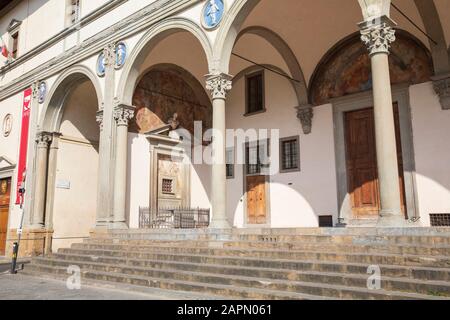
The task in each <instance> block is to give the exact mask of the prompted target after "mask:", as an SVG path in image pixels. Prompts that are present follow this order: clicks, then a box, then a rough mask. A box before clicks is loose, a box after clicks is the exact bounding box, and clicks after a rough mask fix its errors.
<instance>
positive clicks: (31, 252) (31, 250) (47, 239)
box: [6, 227, 53, 258]
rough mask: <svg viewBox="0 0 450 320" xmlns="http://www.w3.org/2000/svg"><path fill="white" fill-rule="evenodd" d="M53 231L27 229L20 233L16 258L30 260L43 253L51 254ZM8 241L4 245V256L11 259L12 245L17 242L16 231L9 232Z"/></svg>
mask: <svg viewBox="0 0 450 320" xmlns="http://www.w3.org/2000/svg"><path fill="white" fill-rule="evenodd" d="M52 237H53V230H46V229H43V228H42V227H41V228H38V229H37V228H32V227H30V228H27V229H24V230H23V232H22V236H21V239H20V244H19V255H18V258H30V257H35V256H42V255H44V254H45V253H49V252H51V247H52V241H51V239H52ZM8 238H9V239H11V241H8V243H7V245H6V255H7V256H8V257H12V251H13V244H14V242H17V240H18V234H17V230H16V229H12V230H10V231H9V236H8Z"/></svg>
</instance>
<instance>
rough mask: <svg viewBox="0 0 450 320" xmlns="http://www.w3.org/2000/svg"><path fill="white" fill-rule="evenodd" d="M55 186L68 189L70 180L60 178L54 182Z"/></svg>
mask: <svg viewBox="0 0 450 320" xmlns="http://www.w3.org/2000/svg"><path fill="white" fill-rule="evenodd" d="M56 188H58V189H66V190H69V189H70V181H66V180H60V181H58V182H57V183H56Z"/></svg>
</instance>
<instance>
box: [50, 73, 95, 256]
mask: <svg viewBox="0 0 450 320" xmlns="http://www.w3.org/2000/svg"><path fill="white" fill-rule="evenodd" d="M97 109H98V106H97V97H96V95H95V91H94V88H93V86H92V84H91V83H90V82H84V83H83V84H80V85H78V86H77V87H76V88H75V89H74V90H73V92H72V93H71V94H70V96H69V98H68V100H67V101H66V104H65V107H64V113H63V118H62V123H61V129H60V132H61V133H62V134H63V137H62V139H61V143H60V147H59V151H58V161H57V172H56V184H57V185H58V183H60V182H69V183H70V188H69V189H64V188H58V187H56V189H55V202H54V216H53V226H54V231H55V233H54V238H56V239H55V240H54V242H53V250H57V249H58V248H61V247H67V246H70V244H71V243H73V242H79V241H80V239H67V240H59V239H58V238H67V237H87V236H89V232H90V230H91V229H92V228H93V227H94V226H95V218H96V211H97V181H98V178H97V175H98V165H99V164H98V139H99V128H98V125H97V123H96V120H95V115H96V111H97Z"/></svg>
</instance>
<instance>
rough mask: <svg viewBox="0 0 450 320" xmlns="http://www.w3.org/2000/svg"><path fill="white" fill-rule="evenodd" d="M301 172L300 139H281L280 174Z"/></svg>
mask: <svg viewBox="0 0 450 320" xmlns="http://www.w3.org/2000/svg"><path fill="white" fill-rule="evenodd" d="M293 171H300V143H299V137H298V136H297V137H290V138H284V139H280V172H281V173H285V172H293Z"/></svg>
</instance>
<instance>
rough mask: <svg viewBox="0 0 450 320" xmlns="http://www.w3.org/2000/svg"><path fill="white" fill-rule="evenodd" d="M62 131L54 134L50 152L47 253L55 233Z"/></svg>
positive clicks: (46, 214)
mask: <svg viewBox="0 0 450 320" xmlns="http://www.w3.org/2000/svg"><path fill="white" fill-rule="evenodd" d="M60 138H61V133H56V132H54V133H53V134H52V142H51V144H50V151H49V153H48V173H47V196H46V199H45V227H46V229H47V234H46V239H45V249H44V250H45V254H50V253H51V249H52V235H53V205H54V201H55V188H56V170H57V164H58V162H57V161H58V150H59V140H60Z"/></svg>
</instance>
